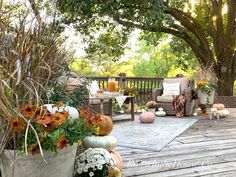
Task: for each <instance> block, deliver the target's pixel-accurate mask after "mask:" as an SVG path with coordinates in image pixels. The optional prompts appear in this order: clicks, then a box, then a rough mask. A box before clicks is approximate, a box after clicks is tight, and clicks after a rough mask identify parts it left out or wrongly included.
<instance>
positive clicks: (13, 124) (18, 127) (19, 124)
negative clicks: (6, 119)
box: [10, 117, 26, 133]
mask: <svg viewBox="0 0 236 177" xmlns="http://www.w3.org/2000/svg"><path fill="white" fill-rule="evenodd" d="M25 127H26V122H25V121H24V120H23V119H22V118H20V117H16V118H15V119H11V120H10V131H11V132H12V133H20V132H21V131H23V130H24V129H25Z"/></svg>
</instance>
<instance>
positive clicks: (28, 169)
mask: <svg viewBox="0 0 236 177" xmlns="http://www.w3.org/2000/svg"><path fill="white" fill-rule="evenodd" d="M76 150H77V144H75V145H73V146H71V147H68V148H65V149H62V150H60V151H59V152H58V154H56V155H55V154H54V153H52V152H51V151H44V158H45V160H46V161H47V164H46V163H45V162H44V161H43V158H42V156H41V155H40V154H37V155H31V154H29V155H28V156H26V155H25V154H23V155H16V159H17V160H16V161H15V163H14V168H15V173H14V174H15V175H14V176H15V177H28V176H32V177H72V176H73V169H74V162H75V156H76ZM13 157H14V151H13V150H4V152H3V156H2V158H1V165H0V168H1V172H2V177H13V165H12V164H13V159H14V158H13Z"/></svg>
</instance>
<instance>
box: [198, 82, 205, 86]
mask: <svg viewBox="0 0 236 177" xmlns="http://www.w3.org/2000/svg"><path fill="white" fill-rule="evenodd" d="M197 85H198V86H206V85H207V82H197Z"/></svg>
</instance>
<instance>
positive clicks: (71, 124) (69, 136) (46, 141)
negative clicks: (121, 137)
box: [18, 118, 94, 153]
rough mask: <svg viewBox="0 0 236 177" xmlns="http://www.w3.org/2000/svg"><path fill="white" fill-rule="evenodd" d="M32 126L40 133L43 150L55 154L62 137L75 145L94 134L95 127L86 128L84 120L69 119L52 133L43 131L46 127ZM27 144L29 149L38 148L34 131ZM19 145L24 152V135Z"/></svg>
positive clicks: (30, 132)
mask: <svg viewBox="0 0 236 177" xmlns="http://www.w3.org/2000/svg"><path fill="white" fill-rule="evenodd" d="M32 125H33V126H34V127H35V129H36V131H37V133H38V136H39V139H40V143H41V146H42V148H43V149H44V150H51V151H52V152H54V153H57V152H58V147H57V141H58V139H59V138H60V137H61V136H62V135H65V139H66V140H67V141H68V142H67V143H68V144H70V145H73V144H74V143H78V141H80V140H83V139H84V138H85V137H86V136H89V135H91V134H92V133H93V132H94V127H91V128H88V127H87V126H86V121H85V120H84V119H82V118H78V119H75V120H70V119H67V120H66V121H65V122H64V123H63V124H62V125H60V126H58V127H55V128H54V129H53V130H51V131H45V130H44V129H42V126H44V125H39V124H37V123H32ZM27 142H28V147H29V148H31V147H35V148H38V141H37V139H36V137H35V134H34V132H33V131H32V129H30V130H29V132H28V137H27ZM18 143H19V144H20V149H23V150H24V135H23V138H22V141H20V142H18Z"/></svg>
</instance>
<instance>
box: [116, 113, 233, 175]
mask: <svg viewBox="0 0 236 177" xmlns="http://www.w3.org/2000/svg"><path fill="white" fill-rule="evenodd" d="M167 126H168V125H167ZM147 136H148V135H147ZM130 138H132V137H130ZM116 150H117V151H118V152H119V153H120V154H121V156H122V157H123V160H124V168H123V176H124V177H128V176H140V177H167V176H168V177H174V176H175V177H177V176H178V177H192V176H204V177H210V176H211V177H235V176H236V109H230V116H229V117H228V118H225V119H221V120H216V119H214V120H209V119H207V118H206V117H201V118H200V120H199V121H198V122H197V123H196V124H195V125H194V126H193V127H191V128H189V129H188V130H187V131H186V132H184V133H183V134H182V135H180V136H179V137H177V138H176V139H175V140H174V141H172V142H171V143H170V144H169V145H168V146H167V147H165V148H164V149H163V150H162V151H161V152H150V151H144V150H138V149H130V148H124V147H122V148H121V147H117V148H116Z"/></svg>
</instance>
